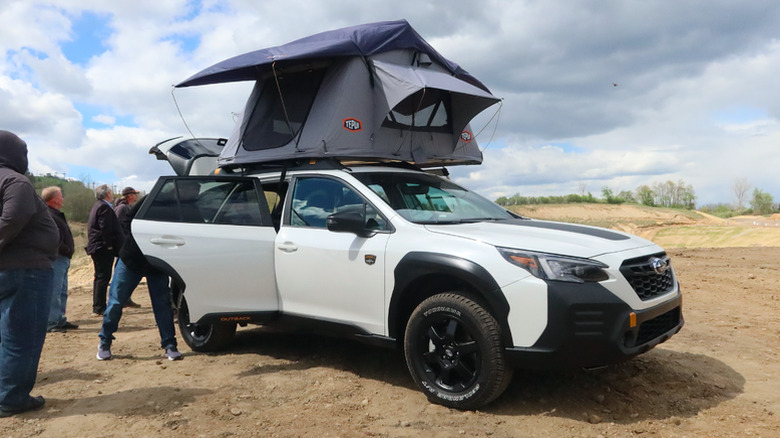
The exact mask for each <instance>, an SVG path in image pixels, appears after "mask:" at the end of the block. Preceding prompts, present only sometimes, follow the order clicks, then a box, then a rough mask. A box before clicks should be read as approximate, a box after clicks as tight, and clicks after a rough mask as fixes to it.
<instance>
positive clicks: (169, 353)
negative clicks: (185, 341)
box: [165, 347, 184, 360]
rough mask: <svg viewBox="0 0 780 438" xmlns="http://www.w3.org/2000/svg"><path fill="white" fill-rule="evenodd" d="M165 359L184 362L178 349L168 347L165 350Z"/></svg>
mask: <svg viewBox="0 0 780 438" xmlns="http://www.w3.org/2000/svg"><path fill="white" fill-rule="evenodd" d="M165 357H167V358H168V360H182V359H184V357H183V356H182V355H181V353H179V350H177V349H176V347H168V348H166V349H165Z"/></svg>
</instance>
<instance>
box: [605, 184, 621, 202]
mask: <svg viewBox="0 0 780 438" xmlns="http://www.w3.org/2000/svg"><path fill="white" fill-rule="evenodd" d="M601 195H602V196H604V200H605V201H607V204H622V203H623V202H625V200H623V199H621V198H620V197H619V196H615V194H614V193H613V192H612V189H610V188H609V187H606V186H605V187H602V189H601Z"/></svg>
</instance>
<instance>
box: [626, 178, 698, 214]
mask: <svg viewBox="0 0 780 438" xmlns="http://www.w3.org/2000/svg"><path fill="white" fill-rule="evenodd" d="M653 192H654V198H653V200H654V203H655V205H657V206H659V207H672V208H687V209H693V208H694V207H695V205H696V193H695V192H694V190H693V186H691V185H688V184H685V182H684V181H683V180H680V181H678V182H677V183H675V182H674V181H666V182H665V183H655V184H653ZM640 199H642V197H641V196H640ZM643 203H644V202H643Z"/></svg>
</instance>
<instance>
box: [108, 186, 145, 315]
mask: <svg viewBox="0 0 780 438" xmlns="http://www.w3.org/2000/svg"><path fill="white" fill-rule="evenodd" d="M137 200H138V190H136V189H134V188H132V187H125V188H124V189H122V197H121V198H119V200H118V201H116V205H115V206H114V213H115V214H116V219H117V220H118V221H119V234H120V235H121V236H122V241H123V242H124V239H125V232H124V230H123V229H122V223H123V222H124V220H125V216H127V213H128V212H129V211H130V207H132V206H133V204H135V201H137ZM117 262H118V260H117ZM114 267H115V268H116V265H114ZM125 307H141V305H140V304H138V303H136V302H135V301H133V299H132V298H127V301H126V302H125Z"/></svg>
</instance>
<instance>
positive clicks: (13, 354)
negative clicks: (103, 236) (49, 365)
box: [0, 130, 59, 417]
mask: <svg viewBox="0 0 780 438" xmlns="http://www.w3.org/2000/svg"><path fill="white" fill-rule="evenodd" d="M26 171H27V143H25V142H24V141H22V139H20V138H19V137H17V136H16V135H15V134H13V133H11V132H8V131H3V130H0V417H10V416H12V415H15V414H19V413H21V412H26V411H30V410H34V409H40V408H41V407H42V406H43V404H44V403H45V401H44V399H43V397H41V396H37V397H32V396H30V391H32V389H33V386H34V385H35V378H36V376H37V374H38V361H39V360H40V358H41V350H42V349H43V342H44V340H45V339H46V323H47V320H48V317H49V306H50V304H51V292H52V275H53V274H52V268H51V264H52V260H54V258H55V257H56V255H57V246H58V244H59V231H58V230H57V225H56V224H55V223H54V220H52V218H51V216H50V215H49V211H48V208H47V207H46V204H44V203H43V201H41V199H40V198H39V197H38V195H37V194H36V193H35V189H34V188H33V186H32V184H31V183H30V180H29V179H27V177H26V176H24V173H25V172H26Z"/></svg>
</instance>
